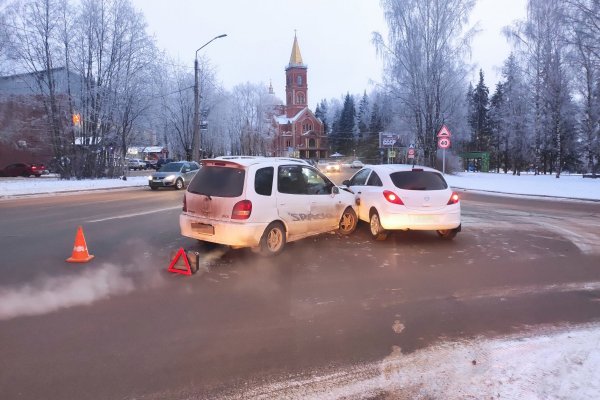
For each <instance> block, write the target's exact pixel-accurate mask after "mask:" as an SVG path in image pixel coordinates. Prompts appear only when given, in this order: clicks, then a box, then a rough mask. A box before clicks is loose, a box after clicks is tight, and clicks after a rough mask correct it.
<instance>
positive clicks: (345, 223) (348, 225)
mask: <svg viewBox="0 0 600 400" xmlns="http://www.w3.org/2000/svg"><path fill="white" fill-rule="evenodd" d="M357 224H358V218H357V217H356V212H354V210H353V209H352V208H351V207H348V208H346V209H345V210H344V213H343V214H342V218H341V219H340V227H339V229H338V232H339V233H341V234H342V235H350V234H351V233H353V232H354V231H355V230H356V225H357Z"/></svg>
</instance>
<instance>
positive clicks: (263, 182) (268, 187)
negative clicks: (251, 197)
mask: <svg viewBox="0 0 600 400" xmlns="http://www.w3.org/2000/svg"><path fill="white" fill-rule="evenodd" d="M274 173H275V169H274V168H273V167H266V168H260V169H258V170H257V171H256V175H254V191H255V192H256V193H257V194H260V195H263V196H270V195H271V193H272V192H273V175H274Z"/></svg>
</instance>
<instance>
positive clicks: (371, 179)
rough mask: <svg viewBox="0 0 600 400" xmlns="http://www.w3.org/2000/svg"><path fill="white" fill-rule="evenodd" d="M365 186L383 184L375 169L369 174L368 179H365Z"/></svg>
mask: <svg viewBox="0 0 600 400" xmlns="http://www.w3.org/2000/svg"><path fill="white" fill-rule="evenodd" d="M367 186H383V182H381V178H380V177H379V175H377V173H376V172H375V171H373V173H372V174H371V176H369V180H368V181H367Z"/></svg>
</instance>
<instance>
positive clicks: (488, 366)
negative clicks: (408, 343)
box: [228, 325, 600, 400]
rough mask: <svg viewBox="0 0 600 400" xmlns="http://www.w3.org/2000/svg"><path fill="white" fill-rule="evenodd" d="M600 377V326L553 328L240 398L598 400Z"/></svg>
mask: <svg viewBox="0 0 600 400" xmlns="http://www.w3.org/2000/svg"><path fill="white" fill-rule="evenodd" d="M599 370H600V326H597V325H596V326H583V327H578V328H572V329H569V328H561V329H555V328H552V329H551V330H546V331H542V332H539V333H538V334H537V335H534V334H525V335H523V334H519V335H512V336H508V337H504V338H497V339H485V338H479V339H476V340H473V341H463V342H458V343H444V344H441V345H437V346H432V347H429V348H426V349H423V350H419V351H416V352H414V353H411V354H406V355H405V354H402V352H401V350H400V348H399V347H397V346H394V347H393V349H392V352H391V354H390V355H389V356H388V357H386V358H385V359H384V360H383V361H381V362H377V363H372V364H367V365H364V366H358V367H352V368H349V369H346V370H342V371H338V372H335V373H331V374H327V375H320V376H319V375H316V376H314V377H312V378H308V379H302V380H301V379H298V380H290V381H283V382H277V383H273V384H270V385H265V386H260V387H256V388H252V389H250V388H248V387H245V388H244V389H243V395H242V396H241V397H243V398H257V399H270V398H286V399H319V400H321V399H364V398H385V399H387V398H393V399H396V398H400V399H405V398H406V399H483V398H486V399H532V400H533V399H590V400H592V399H598V398H600V379H598V371H599ZM244 396H246V397H244ZM248 396H249V397H248ZM228 398H240V397H239V396H236V395H233V396H229V397H228Z"/></svg>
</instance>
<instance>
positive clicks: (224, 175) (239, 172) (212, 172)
mask: <svg viewBox="0 0 600 400" xmlns="http://www.w3.org/2000/svg"><path fill="white" fill-rule="evenodd" d="M245 177H246V171H244V170H243V169H239V168H229V167H213V166H210V167H203V168H200V169H199V170H198V172H197V173H196V175H195V176H194V179H192V181H191V182H190V186H189V187H188V191H189V192H190V193H196V194H204V195H207V196H215V197H239V196H240V195H241V194H242V192H243V191H244V178H245Z"/></svg>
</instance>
